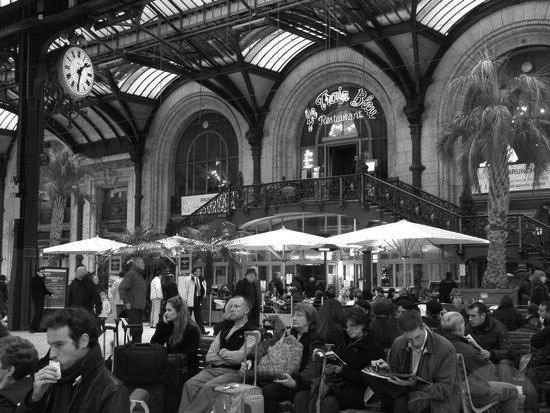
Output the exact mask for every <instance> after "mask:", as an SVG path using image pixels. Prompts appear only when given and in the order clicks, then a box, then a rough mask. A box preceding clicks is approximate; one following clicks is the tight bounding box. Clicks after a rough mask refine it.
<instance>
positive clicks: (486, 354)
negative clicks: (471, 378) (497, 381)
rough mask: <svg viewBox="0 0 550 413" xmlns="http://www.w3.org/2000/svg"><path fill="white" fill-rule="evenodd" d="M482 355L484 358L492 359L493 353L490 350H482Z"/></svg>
mask: <svg viewBox="0 0 550 413" xmlns="http://www.w3.org/2000/svg"><path fill="white" fill-rule="evenodd" d="M481 355H482V356H483V358H486V359H490V358H491V352H490V351H489V350H481Z"/></svg>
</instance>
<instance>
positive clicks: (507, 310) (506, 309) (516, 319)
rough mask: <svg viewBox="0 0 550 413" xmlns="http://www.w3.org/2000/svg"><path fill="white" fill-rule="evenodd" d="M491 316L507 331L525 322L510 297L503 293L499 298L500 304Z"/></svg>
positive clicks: (513, 329) (515, 328)
mask: <svg viewBox="0 0 550 413" xmlns="http://www.w3.org/2000/svg"><path fill="white" fill-rule="evenodd" d="M493 317H494V318H495V319H497V320H498V321H500V322H501V323H502V324H504V325H505V326H506V328H507V329H508V331H515V330H517V329H518V328H520V327H521V326H522V325H524V324H525V318H523V316H522V315H521V314H520V313H519V311H518V310H517V308H516V307H514V303H513V302H512V298H511V297H510V296H509V295H504V296H503V297H502V299H501V300H500V305H499V306H498V308H497V309H496V310H495V311H494V312H493Z"/></svg>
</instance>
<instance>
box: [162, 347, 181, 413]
mask: <svg viewBox="0 0 550 413" xmlns="http://www.w3.org/2000/svg"><path fill="white" fill-rule="evenodd" d="M186 379H187V357H186V355H185V354H169V355H168V363H167V364H166V383H165V385H164V413H174V412H177V411H178V408H179V405H180V401H181V394H182V390H183V385H184V383H185V381H186Z"/></svg>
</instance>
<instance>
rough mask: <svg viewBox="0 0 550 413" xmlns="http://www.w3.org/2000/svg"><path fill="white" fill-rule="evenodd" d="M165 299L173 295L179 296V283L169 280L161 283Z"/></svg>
mask: <svg viewBox="0 0 550 413" xmlns="http://www.w3.org/2000/svg"><path fill="white" fill-rule="evenodd" d="M161 288H162V296H163V300H164V301H166V300H169V299H170V298H172V297H177V296H178V295H179V294H178V285H177V284H176V283H175V282H174V281H169V282H167V283H164V282H163V283H162V284H161Z"/></svg>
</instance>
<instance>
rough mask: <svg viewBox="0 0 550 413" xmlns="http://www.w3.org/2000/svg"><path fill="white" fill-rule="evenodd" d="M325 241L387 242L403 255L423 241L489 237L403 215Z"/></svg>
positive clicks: (440, 242)
mask: <svg viewBox="0 0 550 413" xmlns="http://www.w3.org/2000/svg"><path fill="white" fill-rule="evenodd" d="M326 242H329V243H333V244H338V245H341V244H348V245H349V244H354V245H361V246H363V247H385V246H387V247H390V248H393V249H395V250H397V252H398V253H399V254H400V255H401V257H403V258H407V257H409V256H410V253H411V252H412V251H413V250H416V249H419V248H420V247H422V246H424V245H435V246H437V245H453V244H470V245H486V244H489V241H487V240H486V239H483V238H478V237H472V236H470V235H464V234H461V233H459V232H454V231H447V230H444V229H440V228H436V227H431V226H429V225H422V224H416V223H414V222H410V221H407V220H405V219H403V220H401V221H398V222H393V223H391V224H385V225H378V226H376V227H371V228H366V229H361V230H359V231H354V232H348V233H346V234H341V235H335V236H332V237H330V238H327V239H326Z"/></svg>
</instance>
